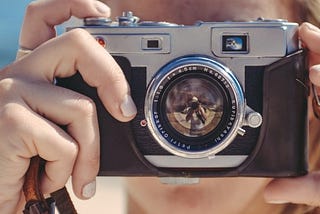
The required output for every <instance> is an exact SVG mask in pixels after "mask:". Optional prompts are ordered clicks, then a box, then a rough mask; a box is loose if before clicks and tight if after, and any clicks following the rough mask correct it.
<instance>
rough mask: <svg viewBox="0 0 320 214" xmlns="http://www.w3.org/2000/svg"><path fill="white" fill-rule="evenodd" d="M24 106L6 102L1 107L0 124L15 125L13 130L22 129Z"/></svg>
mask: <svg viewBox="0 0 320 214" xmlns="http://www.w3.org/2000/svg"><path fill="white" fill-rule="evenodd" d="M24 114H25V108H24V107H22V106H21V105H19V104H15V103H8V104H6V105H4V106H3V107H2V108H1V111H0V118H1V119H0V121H1V123H0V124H1V126H2V127H3V126H5V127H8V130H11V129H10V127H15V130H19V131H22V129H24V128H23V127H24V125H23V124H24V118H25V116H24Z"/></svg>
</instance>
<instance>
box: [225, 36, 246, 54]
mask: <svg viewBox="0 0 320 214" xmlns="http://www.w3.org/2000/svg"><path fill="white" fill-rule="evenodd" d="M222 51H223V52H224V53H248V51H249V50H248V35H223V36H222Z"/></svg>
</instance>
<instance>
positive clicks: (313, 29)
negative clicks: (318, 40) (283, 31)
mask: <svg viewBox="0 0 320 214" xmlns="http://www.w3.org/2000/svg"><path fill="white" fill-rule="evenodd" d="M306 26H307V28H308V29H309V30H311V31H315V32H319V31H320V29H319V28H318V27H316V26H314V25H313V24H310V23H306Z"/></svg>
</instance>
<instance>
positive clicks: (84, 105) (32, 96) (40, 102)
mask: <svg viewBox="0 0 320 214" xmlns="http://www.w3.org/2000/svg"><path fill="white" fill-rule="evenodd" d="M39 91H41V93H39ZM19 94H20V95H21V96H22V98H23V99H24V101H25V102H26V103H28V105H29V106H30V107H31V108H32V109H34V110H36V111H37V113H39V114H40V115H44V116H45V117H46V118H47V119H49V120H50V121H53V122H54V123H57V124H60V125H64V126H67V130H68V133H69V134H70V135H71V136H72V137H73V138H74V140H75V141H76V142H77V144H78V145H79V148H80V149H79V152H78V156H77V160H76V163H75V165H74V168H73V172H72V175H73V177H72V180H73V182H72V183H73V187H74V192H75V194H76V195H77V196H78V197H79V198H90V197H92V196H93V194H94V191H95V186H89V187H90V188H92V189H90V191H91V192H86V191H89V190H86V189H85V191H84V188H85V187H86V186H87V185H88V184H89V185H94V182H95V177H96V176H97V174H98V171H99V160H100V157H99V154H100V138H99V128H98V119H97V113H96V108H95V104H94V102H93V101H92V100H90V99H89V98H87V97H85V96H83V95H81V94H79V93H76V92H73V91H71V90H67V89H65V88H60V87H56V86H54V85H51V84H49V83H44V82H36V83H35V82H31V83H24V86H21V87H20V91H19ZM48 97H50V99H47V98H48ZM44 100H45V102H44ZM48 164H50V163H48Z"/></svg>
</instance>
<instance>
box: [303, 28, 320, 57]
mask: <svg viewBox="0 0 320 214" xmlns="http://www.w3.org/2000/svg"><path fill="white" fill-rule="evenodd" d="M299 37H300V40H301V41H302V42H303V44H304V46H305V47H306V48H308V49H309V50H310V51H312V52H315V53H318V54H320V46H319V45H316V44H320V29H319V28H318V27H316V26H314V25H312V24H310V23H306V22H305V23H303V24H301V26H300V27H299Z"/></svg>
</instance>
